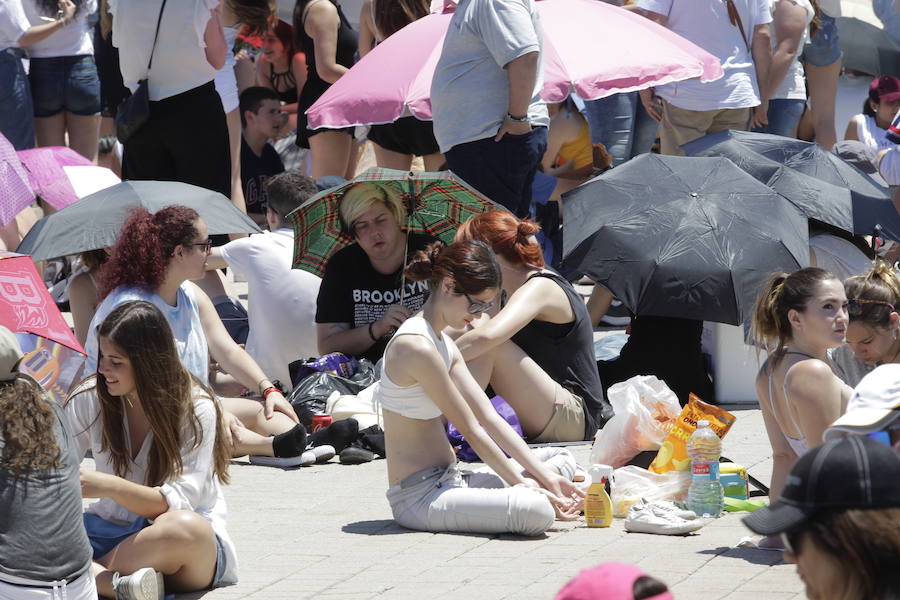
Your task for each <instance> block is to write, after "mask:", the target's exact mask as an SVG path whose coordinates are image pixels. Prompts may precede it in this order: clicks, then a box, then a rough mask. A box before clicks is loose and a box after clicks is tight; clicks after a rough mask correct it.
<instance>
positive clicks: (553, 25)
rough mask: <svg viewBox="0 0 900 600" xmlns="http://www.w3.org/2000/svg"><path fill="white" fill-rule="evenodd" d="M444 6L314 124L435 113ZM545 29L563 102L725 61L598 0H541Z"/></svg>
mask: <svg viewBox="0 0 900 600" xmlns="http://www.w3.org/2000/svg"><path fill="white" fill-rule="evenodd" d="M439 5H443V10H444V11H445V12H444V13H442V14H431V15H428V16H426V17H423V18H422V19H419V20H418V21H416V22H414V23H412V24H410V25H408V26H406V27H404V28H403V29H402V30H400V31H399V32H397V33H395V34H394V35H392V36H391V37H389V38H388V39H386V40H385V41H384V42H382V43H380V44H379V45H378V46H376V47H375V48H374V49H373V50H372V51H371V52H370V53H369V54H367V55H366V56H365V57H363V59H362V60H360V61H359V63H357V64H356V65H354V66H353V68H352V69H350V70H349V71H348V72H347V73H345V74H344V75H343V76H342V77H341V78H340V79H339V80H338V81H337V82H336V83H335V84H334V85H332V86H331V87H330V88H329V89H328V91H326V92H325V93H324V94H323V95H322V97H321V98H319V100H318V101H317V102H316V103H315V104H314V105H313V106H312V107H311V108H310V109H309V110H308V111H307V116H308V118H309V124H310V127H312V128H318V127H347V126H351V125H370V124H374V123H390V122H393V121H395V120H396V119H398V118H400V117H402V116H405V115H409V114H412V115H414V116H416V117H418V118H420V119H425V120H428V119H431V99H430V95H431V77H432V75H433V74H434V69H435V66H436V65H437V61H438V58H439V57H440V55H441V48H442V46H443V43H444V35H445V34H446V32H447V27H448V25H449V23H450V19H451V17H452V10H451V7H449V6H448V5H447V3H446V2H445V1H444V0H435V1H434V2H433V4H432V9H433V10H436V9H437V8H438V6H439ZM537 6H538V10H539V11H540V14H541V24H542V27H543V30H544V88H543V90H542V92H541V97H542V98H543V99H544V100H547V101H548V102H560V101H562V100H563V99H564V98H566V97H567V96H568V95H569V94H570V93H571V92H573V91H574V92H577V93H578V95H579V96H581V97H582V98H584V99H587V100H593V99H596V98H603V97H605V96H609V95H611V94H616V93H619V92H630V91H634V90H639V89H644V88H648V87H651V86H654V85H661V84H664V83H671V82H673V81H682V80H685V79H691V78H694V77H699V78H700V80H701V81H712V80H714V79H718V78H719V77H721V76H722V67H721V65H720V64H719V61H718V60H717V59H716V58H715V57H714V56H713V55H711V54H709V53H708V52H706V51H705V50H703V49H701V48H700V47H698V46H696V45H694V44H692V43H691V42H689V41H687V40H685V39H684V38H682V37H680V36H679V35H677V34H675V33H672V32H671V31H669V30H668V29H666V28H665V27H662V26H660V25H657V24H656V23H653V22H652V21H650V20H649V19H645V18H643V17H641V16H638V15H635V14H632V13H630V12H628V11H625V10H622V9H621V8H618V7H615V6H612V5H610V4H607V3H605V2H598V1H597V0H538V2H537Z"/></svg>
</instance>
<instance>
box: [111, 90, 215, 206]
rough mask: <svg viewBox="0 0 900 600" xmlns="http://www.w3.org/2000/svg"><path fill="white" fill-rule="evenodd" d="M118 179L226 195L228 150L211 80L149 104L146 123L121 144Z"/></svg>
mask: <svg viewBox="0 0 900 600" xmlns="http://www.w3.org/2000/svg"><path fill="white" fill-rule="evenodd" d="M122 177H123V179H144V180H146V179H155V180H157V181H181V182H184V183H190V184H193V185H197V186H200V187H204V188H206V189H209V190H215V191H217V192H221V193H222V194H224V195H225V196H226V197H230V196H231V148H230V146H229V143H228V125H227V124H226V122H225V111H224V109H223V108H222V100H221V99H220V98H219V94H218V93H217V92H216V87H215V85H214V84H213V82H212V81H210V82H208V83H205V84H203V85H201V86H199V87H195V88H194V89H192V90H188V91H186V92H182V93H181V94H177V95H175V96H171V97H169V98H166V99H164V100H159V101H157V102H151V103H150V119H149V120H148V121H147V123H145V124H144V126H143V127H141V129H140V131H138V133H137V134H136V135H135V136H134V137H133V138H131V139H130V140H129V141H128V143H127V144H125V154H124V157H123V159H122Z"/></svg>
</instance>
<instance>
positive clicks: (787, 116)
mask: <svg viewBox="0 0 900 600" xmlns="http://www.w3.org/2000/svg"><path fill="white" fill-rule="evenodd" d="M804 106H806V100H800V99H799V98H797V99H787V98H777V99H775V100H769V111H768V113H766V114H767V116H768V117H769V124H768V125H766V126H765V127H757V128H754V129H753V131H754V132H756V133H771V134H773V135H781V136H784V137H793V135H794V129H795V128H796V127H797V123H799V122H800V117H802V116H803V107H804Z"/></svg>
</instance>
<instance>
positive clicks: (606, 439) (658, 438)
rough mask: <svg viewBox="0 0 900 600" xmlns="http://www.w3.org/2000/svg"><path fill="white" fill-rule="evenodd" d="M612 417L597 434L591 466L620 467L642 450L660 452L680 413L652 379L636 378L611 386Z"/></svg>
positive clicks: (675, 400) (665, 389) (666, 391)
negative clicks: (613, 412) (613, 414)
mask: <svg viewBox="0 0 900 600" xmlns="http://www.w3.org/2000/svg"><path fill="white" fill-rule="evenodd" d="M607 395H608V396H609V402H610V404H612V407H613V410H615V411H616V414H615V416H614V417H613V418H612V419H610V420H609V421H608V422H607V423H606V425H605V426H604V427H603V429H601V430H600V431H598V432H597V435H596V436H595V437H594V447H593V449H592V450H591V464H602V465H611V466H613V467H621V466H622V465H624V464H626V463H627V462H628V461H629V460H631V459H632V458H634V457H635V456H637V455H638V454H639V453H641V452H643V451H645V450H659V446H660V445H661V444H662V443H663V440H665V439H666V436H667V435H668V434H669V430H670V429H671V428H672V424H673V423H674V422H675V419H677V418H678V415H679V414H680V413H681V405H680V404H679V403H678V397H677V396H675V393H674V392H673V391H672V390H670V389H669V387H668V386H667V385H666V384H665V383H664V382H662V381H660V380H659V379H657V378H656V377H654V376H653V375H636V376H634V377H632V378H631V379H629V380H627V381H623V382H621V383H617V384H615V385H612V386H610V388H609V391H608V392H607Z"/></svg>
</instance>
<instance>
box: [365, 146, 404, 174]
mask: <svg viewBox="0 0 900 600" xmlns="http://www.w3.org/2000/svg"><path fill="white" fill-rule="evenodd" d="M372 149H373V150H374V151H375V164H377V165H378V166H379V167H381V168H382V169H397V170H398V171H409V168H410V166H411V165H412V160H413V157H412V155H411V154H400V153H399V152H394V151H393V150H388V149H387V148H382V147H381V146H379V145H378V144H376V143H375V142H372Z"/></svg>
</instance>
